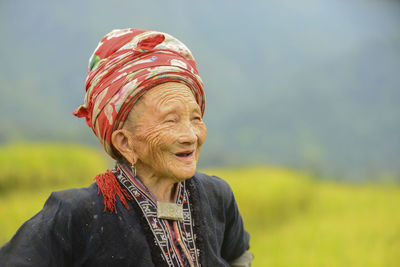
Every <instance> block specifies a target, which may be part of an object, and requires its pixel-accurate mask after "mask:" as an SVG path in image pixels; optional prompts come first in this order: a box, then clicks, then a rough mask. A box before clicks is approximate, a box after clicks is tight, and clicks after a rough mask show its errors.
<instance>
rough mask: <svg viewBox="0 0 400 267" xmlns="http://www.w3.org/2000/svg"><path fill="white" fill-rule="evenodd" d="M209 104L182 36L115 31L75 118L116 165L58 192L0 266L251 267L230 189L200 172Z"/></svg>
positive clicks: (1, 256)
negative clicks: (85, 182)
mask: <svg viewBox="0 0 400 267" xmlns="http://www.w3.org/2000/svg"><path fill="white" fill-rule="evenodd" d="M204 107H205V102H204V90H203V84H202V81H201V79H200V77H199V75H198V72H197V69H196V64H195V61H194V59H193V57H192V55H191V53H190V51H189V50H188V48H187V47H186V46H185V45H184V44H182V43H181V42H180V41H179V40H177V39H176V38H174V37H172V36H171V35H169V34H166V33H161V32H155V31H146V30H139V29H124V30H114V31H112V32H110V33H109V34H107V35H106V36H105V37H104V38H103V39H102V40H101V42H100V43H99V45H98V47H97V48H96V50H95V51H94V53H93V55H92V57H91V59H90V61H89V74H88V77H87V80H86V96H85V103H84V105H82V106H80V107H79V108H78V109H77V110H76V111H75V112H74V114H75V115H76V116H78V117H84V118H85V119H86V122H87V124H88V125H89V127H91V128H92V130H93V132H94V133H95V134H96V136H97V137H98V139H99V140H100V142H101V144H102V145H103V147H104V148H105V151H106V152H107V153H108V154H109V155H110V156H111V157H112V158H114V159H116V166H115V168H114V169H113V170H111V171H107V172H106V173H104V174H101V175H98V176H97V177H96V178H95V180H96V183H94V184H92V185H91V186H89V187H88V188H83V189H71V190H66V191H61V192H56V193H53V194H52V195H51V196H50V198H49V199H48V200H47V202H46V204H45V205H44V207H43V209H42V210H41V211H40V212H39V213H38V214H37V215H36V216H34V217H33V218H32V219H30V220H29V221H27V222H26V223H25V224H24V225H23V226H22V227H21V228H20V229H19V230H18V232H17V233H16V234H15V236H14V237H13V238H12V239H11V241H10V242H8V243H7V244H6V245H4V246H3V247H2V248H1V250H0V263H1V266H58V267H59V266H210V267H217V266H250V263H251V260H252V255H251V253H250V252H248V249H249V235H248V233H247V232H246V231H245V230H244V228H243V222H242V218H241V216H240V213H239V211H238V208H237V205H236V202H235V199H234V196H233V194H232V191H231V189H230V187H229V185H228V184H227V183H226V182H224V181H223V180H222V179H220V178H218V177H215V176H208V175H205V174H201V173H197V172H196V165H197V161H198V158H199V154H200V150H201V146H202V144H203V142H204V140H205V139H206V132H207V130H206V126H205V124H204V122H203V120H202V117H203V113H204ZM71 168H73V166H71Z"/></svg>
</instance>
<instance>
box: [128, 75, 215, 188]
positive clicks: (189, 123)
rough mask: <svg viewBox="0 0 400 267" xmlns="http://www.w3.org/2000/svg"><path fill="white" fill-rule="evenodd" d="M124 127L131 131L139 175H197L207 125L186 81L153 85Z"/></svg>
mask: <svg viewBox="0 0 400 267" xmlns="http://www.w3.org/2000/svg"><path fill="white" fill-rule="evenodd" d="M125 128H127V129H131V132H132V140H131V141H132V144H133V149H134V153H135V154H136V158H137V161H136V168H137V173H138V176H139V177H140V176H141V175H151V176H156V177H158V178H172V179H174V180H175V181H182V180H185V179H188V178H190V177H192V176H193V175H194V173H195V171H196V165H197V161H198V158H199V155H200V149H201V145H202V144H203V142H204V140H205V139H206V135H207V128H206V126H205V124H204V122H203V120H202V115H201V110H200V107H199V105H198V104H197V102H196V101H195V98H194V96H193V93H192V92H191V91H190V89H189V88H188V87H187V86H186V85H184V84H181V83H177V82H169V83H164V84H160V85H158V86H155V87H154V88H152V89H150V90H149V91H148V92H147V93H146V94H145V95H144V96H143V97H142V98H141V99H140V100H139V102H138V103H136V104H135V106H134V108H133V109H132V111H131V112H130V114H129V117H128V120H127V123H126V127H125Z"/></svg>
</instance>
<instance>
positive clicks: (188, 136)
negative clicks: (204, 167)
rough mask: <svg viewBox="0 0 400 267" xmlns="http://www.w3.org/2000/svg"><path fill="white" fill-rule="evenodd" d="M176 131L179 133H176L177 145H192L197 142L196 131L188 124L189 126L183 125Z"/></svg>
mask: <svg viewBox="0 0 400 267" xmlns="http://www.w3.org/2000/svg"><path fill="white" fill-rule="evenodd" d="M178 131H179V133H178V134H179V138H178V142H179V143H181V144H184V143H189V144H193V143H195V142H196V141H197V135H196V131H195V129H194V127H193V126H192V125H191V124H190V123H189V125H188V124H184V125H182V126H181V127H179V130H178Z"/></svg>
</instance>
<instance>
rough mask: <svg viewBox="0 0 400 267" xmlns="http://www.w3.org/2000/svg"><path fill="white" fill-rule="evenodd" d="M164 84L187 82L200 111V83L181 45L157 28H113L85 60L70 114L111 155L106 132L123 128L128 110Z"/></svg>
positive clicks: (191, 61)
mask: <svg viewBox="0 0 400 267" xmlns="http://www.w3.org/2000/svg"><path fill="white" fill-rule="evenodd" d="M165 82H180V83H183V84H186V85H187V86H188V87H189V88H190V89H191V90H192V92H193V94H194V96H195V99H196V101H197V103H198V104H199V106H200V108H201V111H202V114H204V108H205V95H204V87H203V83H202V81H201V78H200V76H199V73H198V71H197V68H196V62H195V60H194V58H193V56H192V54H191V52H190V51H189V49H188V48H187V47H186V46H185V45H184V44H183V43H181V42H180V41H179V40H178V39H176V38H174V37H173V36H171V35H169V34H166V33H162V32H157V31H147V30H140V29H122V30H113V31H111V32H110V33H108V34H107V35H106V36H104V38H103V39H102V40H101V41H100V43H99V44H98V46H97V48H96V50H95V51H94V53H93V55H92V56H91V57H90V59H89V70H88V76H87V78H86V83H85V88H86V95H85V100H84V104H83V105H82V106H80V107H78V108H77V109H76V110H75V111H74V113H73V114H74V115H75V116H77V117H85V119H86V123H87V125H88V126H89V127H90V128H92V130H93V132H94V133H95V134H96V136H97V138H98V139H99V140H100V143H101V144H102V145H103V146H104V149H105V150H106V152H107V153H108V154H109V155H110V156H111V157H113V158H114V159H116V158H117V155H116V153H115V152H114V151H113V149H112V145H111V134H112V133H113V131H115V130H117V129H121V128H122V126H123V125H124V122H125V120H126V118H127V116H128V114H129V111H130V110H131V109H132V107H133V105H134V104H135V103H136V101H137V100H138V99H139V98H140V97H141V96H142V95H143V94H145V93H146V91H147V90H149V89H151V88H152V87H154V86H156V85H159V84H161V83H165Z"/></svg>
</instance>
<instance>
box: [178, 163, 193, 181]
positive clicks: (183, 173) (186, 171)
mask: <svg viewBox="0 0 400 267" xmlns="http://www.w3.org/2000/svg"><path fill="white" fill-rule="evenodd" d="M195 173H196V168H195V167H194V168H182V169H179V170H176V171H175V172H174V177H175V179H176V180H177V181H179V182H182V181H185V180H187V179H189V178H192V177H193V175H194V174H195Z"/></svg>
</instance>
